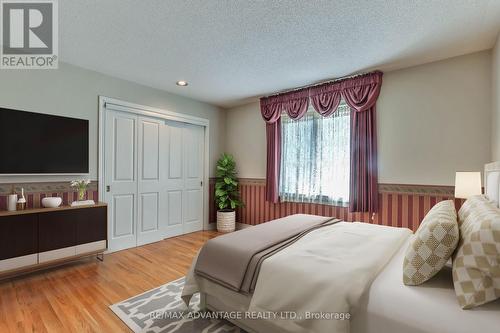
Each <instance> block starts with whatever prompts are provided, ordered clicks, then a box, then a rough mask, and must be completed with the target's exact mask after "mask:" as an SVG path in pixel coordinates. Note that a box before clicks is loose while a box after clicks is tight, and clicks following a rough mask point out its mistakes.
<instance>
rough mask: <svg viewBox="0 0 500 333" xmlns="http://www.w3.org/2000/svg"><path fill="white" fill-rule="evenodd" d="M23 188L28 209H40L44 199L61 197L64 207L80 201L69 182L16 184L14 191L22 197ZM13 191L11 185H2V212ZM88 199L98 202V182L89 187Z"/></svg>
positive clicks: (0, 185) (0, 188) (0, 186)
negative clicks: (8, 196)
mask: <svg viewBox="0 0 500 333" xmlns="http://www.w3.org/2000/svg"><path fill="white" fill-rule="evenodd" d="M21 188H24V193H25V198H26V200H27V206H28V208H39V207H40V206H41V201H42V199H43V198H45V197H61V198H62V199H63V203H62V204H63V205H68V204H70V203H71V202H73V201H76V200H78V192H76V191H74V190H73V189H72V188H71V187H70V186H69V182H44V183H22V184H16V185H15V187H14V191H15V192H16V193H18V194H19V195H20V194H21ZM11 191H12V185H11V184H0V210H6V209H7V195H8V194H10V193H11ZM86 199H88V200H95V201H97V199H98V193H97V182H93V183H91V184H90V185H89V188H88V190H87V193H86Z"/></svg>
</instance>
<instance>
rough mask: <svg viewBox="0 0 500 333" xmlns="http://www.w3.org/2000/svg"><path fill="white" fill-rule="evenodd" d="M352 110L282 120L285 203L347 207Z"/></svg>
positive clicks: (311, 110)
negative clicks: (312, 203)
mask: <svg viewBox="0 0 500 333" xmlns="http://www.w3.org/2000/svg"><path fill="white" fill-rule="evenodd" d="M350 119H351V118H350V108H349V106H347V104H345V102H344V101H342V102H341V104H340V106H339V107H338V109H337V111H335V112H334V113H333V115H331V116H329V117H322V116H321V115H320V114H318V113H317V112H316V111H315V110H314V108H313V107H312V105H310V106H309V110H308V111H307V113H306V115H304V117H302V118H300V119H299V120H292V119H291V118H289V117H288V116H287V115H286V114H283V115H282V117H281V124H282V127H281V173H280V182H279V192H280V197H281V199H282V200H283V201H294V202H314V203H321V204H333V205H346V204H347V202H348V199H349V172H350V142H349V141H350Z"/></svg>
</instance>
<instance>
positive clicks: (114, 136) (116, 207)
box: [104, 110, 137, 251]
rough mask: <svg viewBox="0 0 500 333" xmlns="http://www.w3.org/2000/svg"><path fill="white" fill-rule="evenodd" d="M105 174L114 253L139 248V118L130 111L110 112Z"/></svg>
mask: <svg viewBox="0 0 500 333" xmlns="http://www.w3.org/2000/svg"><path fill="white" fill-rule="evenodd" d="M105 126H106V134H105V147H104V149H105V156H106V159H105V161H104V172H105V179H106V184H105V186H106V192H105V193H104V197H105V201H106V202H107V203H108V204H109V206H110V207H109V209H108V221H110V222H109V225H108V237H109V249H110V251H118V250H121V249H126V248H129V247H133V246H135V245H136V230H135V225H136V219H137V208H136V207H137V204H136V202H137V162H136V159H137V146H136V133H137V130H136V129H137V117H136V116H135V115H132V114H129V113H127V112H120V111H114V110H107V111H106V118H105Z"/></svg>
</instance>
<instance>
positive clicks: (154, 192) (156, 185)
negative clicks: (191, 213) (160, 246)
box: [137, 117, 166, 246]
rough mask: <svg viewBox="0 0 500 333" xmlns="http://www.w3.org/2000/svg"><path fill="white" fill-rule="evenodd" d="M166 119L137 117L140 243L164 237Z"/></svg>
mask: <svg viewBox="0 0 500 333" xmlns="http://www.w3.org/2000/svg"><path fill="white" fill-rule="evenodd" d="M163 123H164V121H162V120H159V119H156V118H146V117H139V118H138V144H137V147H138V163H137V171H138V177H137V179H138V183H137V200H138V202H137V207H138V215H137V246H140V245H143V244H148V243H152V242H157V241H159V240H161V239H163V234H162V231H161V221H163V220H164V219H165V217H164V210H163V209H162V201H163V195H162V191H163V187H164V184H163V182H162V175H161V171H160V170H161V168H162V166H163V165H165V160H166V158H165V154H164V153H162V151H163V150H164V147H163V146H164V142H163V138H162V128H163V127H164V126H163Z"/></svg>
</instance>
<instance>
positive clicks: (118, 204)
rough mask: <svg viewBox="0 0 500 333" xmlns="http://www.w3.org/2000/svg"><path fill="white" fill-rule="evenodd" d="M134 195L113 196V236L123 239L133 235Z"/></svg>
mask: <svg viewBox="0 0 500 333" xmlns="http://www.w3.org/2000/svg"><path fill="white" fill-rule="evenodd" d="M134 201H135V195H134V194H121V195H120V194H117V195H114V196H113V212H112V214H113V216H114V221H118V222H119V223H114V229H113V235H114V236H115V237H123V236H129V235H133V234H134V228H135V223H134V216H135V214H134V206H135V203H134Z"/></svg>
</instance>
